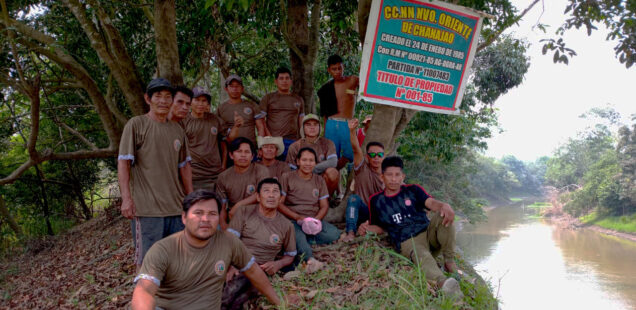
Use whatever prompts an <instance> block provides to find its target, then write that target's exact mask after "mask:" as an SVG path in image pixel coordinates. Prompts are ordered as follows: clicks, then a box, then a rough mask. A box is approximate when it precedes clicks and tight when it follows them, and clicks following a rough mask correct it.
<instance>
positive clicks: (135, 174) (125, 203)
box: [117, 78, 192, 267]
mask: <svg viewBox="0 0 636 310" xmlns="http://www.w3.org/2000/svg"><path fill="white" fill-rule="evenodd" d="M173 94H174V89H173V88H172V85H170V82H168V80H166V79H163V78H156V79H154V80H152V81H150V83H149V84H148V87H147V89H146V94H145V95H144V99H145V100H146V103H147V104H148V105H149V106H150V111H149V112H148V113H146V114H144V115H140V116H135V117H133V118H131V119H130V120H129V121H128V123H126V126H125V127H124V130H123V133H122V137H121V142H120V144H119V156H118V158H117V159H118V160H117V177H118V179H119V189H120V192H121V197H122V205H121V213H122V215H123V216H124V217H126V218H129V219H131V220H132V231H133V240H134V243H135V264H136V265H137V267H140V266H141V262H142V261H143V257H144V255H145V254H146V252H147V251H148V249H149V248H150V246H152V244H153V243H155V242H156V241H158V240H160V239H162V238H164V237H166V236H169V235H171V234H172V233H174V232H177V231H180V230H182V229H183V223H182V222H181V219H180V215H181V208H180V207H179V206H180V204H181V201H183V197H184V196H185V195H186V194H187V193H190V192H191V191H192V175H191V170H190V160H191V159H190V155H189V153H188V149H187V145H188V143H187V141H188V140H187V137H186V135H185V132H184V131H183V129H182V128H181V127H180V126H179V124H177V123H175V122H171V121H168V113H169V112H170V109H171V106H172V101H173V100H172V98H173ZM131 189H132V191H131Z"/></svg>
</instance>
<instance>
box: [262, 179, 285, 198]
mask: <svg viewBox="0 0 636 310" xmlns="http://www.w3.org/2000/svg"><path fill="white" fill-rule="evenodd" d="M264 184H276V185H278V190H282V186H281V185H280V182H278V180H276V179H274V178H264V179H262V180H261V181H260V182H258V185H257V186H256V192H257V193H259V194H260V193H261V188H262V187H263V185H264Z"/></svg>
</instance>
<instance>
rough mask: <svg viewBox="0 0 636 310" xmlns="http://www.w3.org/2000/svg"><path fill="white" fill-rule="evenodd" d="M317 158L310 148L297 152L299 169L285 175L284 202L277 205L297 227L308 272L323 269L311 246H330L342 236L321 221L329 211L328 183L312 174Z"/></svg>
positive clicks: (299, 248)
mask: <svg viewBox="0 0 636 310" xmlns="http://www.w3.org/2000/svg"><path fill="white" fill-rule="evenodd" d="M317 157H318V156H316V152H315V151H314V150H313V149H312V148H310V147H304V148H302V149H300V150H299V151H298V158H297V159H296V165H297V167H298V170H296V171H293V172H290V173H286V174H284V175H283V178H282V180H281V185H282V194H283V196H284V199H281V203H280V204H279V206H278V210H279V211H280V212H281V213H283V214H284V215H285V216H287V217H288V218H289V219H291V221H292V223H293V224H294V228H295V232H296V249H297V250H298V258H299V259H301V258H302V259H303V260H304V261H306V262H307V266H306V268H307V269H306V270H307V271H308V272H313V271H316V270H318V269H320V268H321V267H322V266H323V263H322V262H320V261H318V260H317V259H315V258H314V257H313V252H312V249H311V244H329V243H332V242H334V241H336V240H337V239H338V237H339V236H340V231H339V230H338V228H336V227H335V226H333V225H331V224H330V223H328V222H325V221H323V220H322V219H323V218H324V217H325V215H326V214H327V210H328V209H329V202H328V200H327V198H329V192H328V191H327V185H326V184H325V180H324V179H323V178H321V177H320V176H318V175H316V174H314V173H313V172H312V171H313V170H314V167H315V166H316V160H317Z"/></svg>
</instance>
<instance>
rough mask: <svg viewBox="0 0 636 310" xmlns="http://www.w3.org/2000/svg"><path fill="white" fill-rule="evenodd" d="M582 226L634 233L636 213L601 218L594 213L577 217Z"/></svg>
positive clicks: (635, 229)
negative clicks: (587, 225) (595, 226)
mask: <svg viewBox="0 0 636 310" xmlns="http://www.w3.org/2000/svg"><path fill="white" fill-rule="evenodd" d="M579 220H580V221H581V222H582V223H583V224H589V225H597V226H600V227H603V228H607V229H611V230H616V231H620V232H626V233H636V213H634V214H631V215H623V216H601V215H599V214H598V213H597V212H596V211H593V212H590V213H589V214H587V215H584V216H581V217H579Z"/></svg>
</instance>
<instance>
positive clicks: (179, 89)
mask: <svg viewBox="0 0 636 310" xmlns="http://www.w3.org/2000/svg"><path fill="white" fill-rule="evenodd" d="M177 93H182V94H184V95H186V96H188V97H190V100H192V96H194V93H193V92H192V89H189V88H187V87H185V86H183V85H177V86H175V87H174V93H173V94H172V96H173V97H174V96H175V95H176V94H177Z"/></svg>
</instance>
